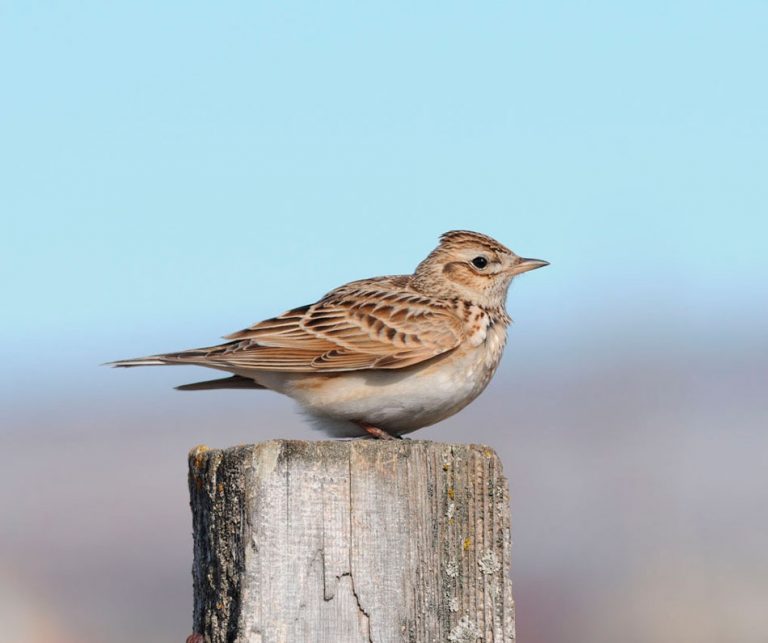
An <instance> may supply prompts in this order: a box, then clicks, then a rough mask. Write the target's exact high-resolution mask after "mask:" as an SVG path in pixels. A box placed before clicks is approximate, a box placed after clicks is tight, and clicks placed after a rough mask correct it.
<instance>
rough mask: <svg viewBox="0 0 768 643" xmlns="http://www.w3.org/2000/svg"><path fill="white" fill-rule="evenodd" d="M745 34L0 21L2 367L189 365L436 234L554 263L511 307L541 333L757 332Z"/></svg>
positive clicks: (88, 13)
mask: <svg viewBox="0 0 768 643" xmlns="http://www.w3.org/2000/svg"><path fill="white" fill-rule="evenodd" d="M766 33H768V5H766V4H765V3H764V2H732V3H726V2H704V3H702V2H664V3H661V2H657V3H654V2H651V3H642V4H638V5H630V4H628V3H612V2H537V3H533V2H529V3H502V2H489V3H482V4H478V3H472V4H470V3H457V2H448V3H444V2H442V3H419V4H418V6H414V5H413V3H386V5H384V4H379V5H374V4H367V5H365V6H360V5H358V4H355V3H334V2H331V3H261V2H240V3H238V2H230V3H223V4H218V5H212V4H210V3H203V2H184V3H180V2H166V3H154V2H153V3H150V2H131V3H128V2H124V3H101V2H76V3H66V4H63V5H62V4H58V3H48V2H11V3H4V4H3V8H2V13H1V14H0V66H1V67H2V77H3V83H2V85H1V86H0V113H1V114H2V118H1V119H0V137H1V139H0V140H1V141H2V144H1V145H0V148H1V151H0V181H1V182H2V189H1V190H0V212H1V213H2V214H1V215H0V216H2V222H3V223H2V231H3V233H2V235H0V262H1V263H0V266H1V269H2V275H3V277H2V279H3V292H4V295H5V297H4V298H5V302H6V305H4V306H3V315H2V321H0V334H1V335H2V337H0V339H2V341H3V343H4V344H5V345H6V346H10V349H9V357H8V359H9V360H10V366H11V367H12V369H8V371H7V372H8V373H10V371H11V370H13V372H14V373H15V375H14V377H13V378H12V379H15V378H16V377H20V375H19V373H20V372H21V374H22V375H23V374H24V373H27V372H28V373H29V374H30V375H32V374H34V373H35V372H39V369H40V364H41V360H47V363H48V367H49V368H52V369H60V370H61V371H62V372H63V371H65V370H66V371H69V372H76V373H86V372H87V373H90V372H91V371H90V369H91V366H92V364H93V363H97V362H100V361H105V360H107V359H111V358H117V357H125V356H126V355H133V354H135V353H139V354H142V353H147V352H155V351H158V350H163V349H169V350H170V349H175V348H180V347H186V346H192V345H198V344H206V343H209V342H211V341H213V340H215V338H216V337H217V336H218V335H219V334H223V333H225V332H228V331H231V330H233V329H236V328H239V327H242V326H243V325H245V324H247V323H250V322H252V321H256V320H257V319H259V318H262V317H264V316H268V315H271V314H274V313H277V312H280V311H282V310H284V309H286V308H288V307H290V306H294V305H298V304H301V303H306V302H309V301H311V300H313V299H315V298H316V297H318V296H319V295H321V294H322V293H323V292H325V291H327V290H329V289H330V288H332V287H334V286H336V285H339V284H340V283H343V282H345V281H348V280H351V279H354V278H360V277H365V276H371V275H376V274H385V273H399V272H408V271H410V270H411V269H412V268H413V267H414V266H415V264H416V263H417V262H418V261H419V260H420V259H421V258H422V257H423V256H424V255H425V254H426V253H427V252H428V251H429V250H430V249H431V248H432V247H433V246H434V244H435V241H436V238H437V236H438V235H439V234H440V233H441V232H443V231H445V230H448V229H452V228H471V229H476V230H480V231H483V232H487V233H489V234H491V235H493V236H495V237H497V238H498V239H499V240H501V241H503V242H504V243H506V244H507V245H509V246H511V247H512V248H513V249H515V250H516V251H518V252H520V253H521V254H524V255H531V256H540V257H542V258H545V259H548V260H550V261H551V262H552V266H551V267H550V268H548V269H547V270H546V271H541V272H537V273H534V274H532V275H530V276H526V277H525V278H523V279H521V280H520V282H519V283H518V284H516V286H515V288H514V289H513V293H512V299H511V300H510V310H511V312H512V314H513V316H514V317H515V318H516V319H518V321H519V322H520V323H522V322H524V321H527V323H529V324H531V325H533V326H535V327H536V328H537V329H541V333H540V334H541V336H542V337H546V336H550V337H551V336H553V335H557V334H563V333H572V332H574V331H573V327H574V326H577V327H579V328H581V327H583V328H584V329H585V330H584V332H585V333H586V332H587V331H589V329H590V328H591V329H593V330H595V329H596V330H600V329H602V328H603V326H609V327H610V326H611V325H612V324H614V323H615V322H616V320H624V321H623V322H622V323H625V324H630V325H631V323H632V320H636V319H638V317H641V318H642V319H643V324H646V325H648V327H649V328H650V330H649V331H648V332H649V333H653V332H657V333H662V334H666V333H670V334H671V335H674V334H675V333H677V334H682V336H685V335H686V334H687V332H688V329H689V327H690V326H691V325H693V326H696V325H697V324H701V323H705V324H708V323H710V322H713V321H714V320H722V323H726V324H732V325H733V324H735V325H736V326H738V327H741V326H745V325H746V326H749V327H750V328H753V327H754V328H760V327H761V324H762V323H763V322H764V320H765V314H766V310H767V307H768V305H767V304H766V303H765V302H766V300H768V297H766V295H767V294H768V292H766V291H767V287H766V283H768V261H766V258H765V249H764V246H765V239H766V236H767V235H768V217H767V215H766V205H767V204H768V181H766V176H768V162H767V161H768V85H767V84H766V83H765V61H766V53H767V52H766V45H765V34H766ZM646 318H647V319H646ZM702 320H705V321H704V322H702ZM654 328H655V330H654ZM673 330H674V332H672V331H673ZM712 330H713V332H714V331H715V330H716V328H714V327H713V328H712ZM617 332H620V331H617ZM30 351H31V353H32V354H30ZM9 377H10V375H9ZM94 377H95V375H94Z"/></svg>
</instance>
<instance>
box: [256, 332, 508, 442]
mask: <svg viewBox="0 0 768 643" xmlns="http://www.w3.org/2000/svg"><path fill="white" fill-rule="evenodd" d="M500 339H501V344H502V346H503V338H500ZM502 346H499V345H498V344H495V343H494V342H493V341H491V342H487V343H485V344H483V345H482V346H480V347H472V348H470V349H468V350H466V351H463V352H461V353H452V354H450V355H447V356H445V357H444V358H442V359H436V360H433V361H431V362H429V363H426V364H424V365H418V366H414V367H410V368H406V369H399V370H377V371H351V372H346V373H338V374H330V375H314V374H310V375H307V374H299V373H277V372H260V373H253V372H251V373H248V376H250V377H253V378H254V379H256V380H257V381H258V382H259V383H260V384H262V385H264V386H267V387H268V388H271V389H273V390H276V391H279V392H280V393H284V394H286V395H288V396H289V397H292V398H293V399H295V400H296V401H297V402H298V403H299V404H300V405H301V406H302V408H303V409H304V410H305V411H306V412H307V413H308V414H309V415H310V416H311V417H312V418H314V419H319V420H321V422H320V428H321V429H324V430H326V431H327V432H329V433H331V434H333V435H359V434H360V429H359V428H358V427H357V426H355V425H352V424H350V422H355V421H364V422H367V423H369V424H372V425H374V426H377V427H379V428H382V429H384V430H386V431H388V432H391V433H407V432H409V431H414V430H416V429H420V428H422V427H425V426H429V425H431V424H434V423H435V422H439V421H440V420H443V419H445V418H447V417H449V416H451V415H453V414H454V413H457V412H458V411H460V410H461V409H462V408H464V407H465V406H466V405H467V404H469V403H470V402H471V401H472V400H474V399H475V398H476V397H477V396H478V395H479V394H480V393H481V392H482V391H483V390H484V389H485V387H486V386H487V384H488V382H489V381H490V379H491V376H492V375H493V372H494V371H495V369H496V366H497V365H498V361H499V358H500V356H501V347H502ZM243 374H244V375H245V373H243ZM328 421H330V422H328Z"/></svg>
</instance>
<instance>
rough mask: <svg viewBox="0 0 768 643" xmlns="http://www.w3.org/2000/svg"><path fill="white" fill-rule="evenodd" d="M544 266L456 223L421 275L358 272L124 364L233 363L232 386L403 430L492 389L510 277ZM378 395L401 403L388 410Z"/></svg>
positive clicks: (350, 421)
mask: <svg viewBox="0 0 768 643" xmlns="http://www.w3.org/2000/svg"><path fill="white" fill-rule="evenodd" d="M544 265H547V262H544V261H539V260H534V259H523V258H521V257H518V256H517V255H515V254H514V253H513V252H511V251H510V250H509V249H508V248H506V247H505V246H503V245H501V244H500V243H499V242H497V241H495V240H494V239H492V238H491V237H488V236H486V235H483V234H480V233H477V232H469V231H466V230H458V231H452V232H448V233H445V234H444V235H442V237H441V238H440V244H439V245H438V247H437V248H435V250H433V251H432V252H431V253H430V254H429V256H428V257H427V258H426V259H425V260H424V261H422V262H421V263H420V264H419V266H418V267H417V268H416V271H415V272H414V274H413V275H400V276H388V277H376V278H373V279H362V280H359V281H353V282H351V283H348V284H346V285H344V286H341V287H339V288H337V289H335V290H332V291H331V292H329V293H328V294H327V295H325V296H324V297H323V298H322V299H320V300H319V301H318V302H316V303H314V304H311V305H309V306H302V307H300V308H294V309H292V310H289V311H287V312H285V313H283V314H282V315H279V316H277V317H273V318H271V319H267V320H265V321H262V322H260V323H257V324H255V325H253V326H250V327H249V328H246V329H244V330H241V331H238V332H236V333H232V334H231V335H228V336H226V337H225V339H229V340H231V341H229V342H226V343H224V344H219V345H216V346H211V347H207V348H198V349H193V350H187V351H181V352H178V353H165V354H161V355H153V356H150V357H146V358H139V359H132V360H122V361H118V362H114V365H115V366H143V365H154V364H194V365H199V366H206V367H209V368H215V369H218V370H224V371H229V372H230V373H235V374H236V376H238V377H239V379H233V378H226V379H225V380H223V381H222V386H221V387H222V388H223V387H226V388H231V387H238V388H242V387H244V385H247V384H248V382H253V386H254V387H255V388H270V389H273V390H276V391H278V392H282V393H285V394H287V395H289V396H291V397H294V398H295V399H297V400H298V401H299V402H300V404H302V406H304V407H305V409H306V410H307V411H309V413H310V414H312V415H316V416H319V417H323V418H326V419H329V420H332V421H335V422H337V423H342V427H344V426H347V428H346V429H344V428H342V429H339V428H336V429H331V431H332V432H333V433H335V434H351V435H354V434H355V433H356V432H358V433H359V432H360V431H359V429H358V430H357V431H354V430H349V428H348V427H349V426H352V427H360V426H364V428H365V430H366V431H368V432H369V433H374V431H371V430H370V429H371V428H375V427H377V428H378V429H382V430H383V431H384V432H386V433H393V434H397V435H399V434H401V433H405V432H408V431H412V430H414V429H416V428H420V427H421V426H427V425H428V424H432V423H434V422H436V421H439V420H440V419H443V418H444V417H447V416H448V415H451V414H453V413H455V412H456V411H457V410H459V409H460V408H463V406H465V405H466V404H467V403H469V402H470V401H471V400H472V399H474V398H475V397H476V396H477V395H478V394H479V393H480V392H481V391H482V390H483V389H484V388H485V386H486V384H487V383H488V381H489V380H490V378H491V376H492V375H493V372H494V371H495V369H496V366H497V365H498V362H499V359H500V357H501V353H502V350H503V347H504V342H505V338H506V327H507V325H508V324H509V322H510V318H509V316H508V315H507V312H506V310H505V305H504V304H505V299H506V293H507V289H508V287H509V283H510V282H511V280H512V278H513V277H514V276H515V275H517V274H520V273H522V272H526V271H528V270H532V269H534V268H538V267H541V266H544ZM462 369H463V371H462ZM454 371H455V372H454ZM387 373H388V374H389V375H387ZM446 375H448V377H447V378H446ZM433 377H437V379H436V380H435V382H436V383H437V384H440V385H442V386H444V387H445V388H446V390H444V391H442V389H440V388H439V387H438V392H439V394H438V395H437V396H435V395H434V394H432V391H431V390H426V391H425V390H422V387H421V385H420V384H421V380H423V381H424V383H426V384H427V385H428V380H429V379H430V378H433ZM467 378H469V381H468V382H467V381H466V380H467ZM462 379H463V380H464V382H463V385H458V386H453V384H452V382H453V381H454V380H456V381H457V382H459V384H461V380H462ZM417 383H418V385H417ZM452 386H453V388H454V391H453V392H452V391H451V390H450V389H451V387H452ZM181 388H185V389H189V390H191V389H195V388H217V386H216V383H215V382H205V383H202V384H199V385H188V386H186V387H181ZM411 392H412V394H411ZM410 398H412V399H410ZM420 398H421V402H423V404H420ZM397 400H401V402H397ZM377 401H381V402H382V404H384V405H387V404H389V405H390V407H391V406H393V405H394V408H389V407H387V408H389V411H388V412H387V411H384V412H381V408H379V409H377ZM380 406H381V405H379V407H380Z"/></svg>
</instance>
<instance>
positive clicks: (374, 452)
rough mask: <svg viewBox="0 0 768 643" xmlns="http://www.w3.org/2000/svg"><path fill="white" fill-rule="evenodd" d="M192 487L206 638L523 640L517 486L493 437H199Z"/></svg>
mask: <svg viewBox="0 0 768 643" xmlns="http://www.w3.org/2000/svg"><path fill="white" fill-rule="evenodd" d="M189 487H190V494H191V506H192V515H193V526H194V567H193V577H194V589H195V611H194V627H195V631H197V632H200V633H202V634H203V635H204V638H205V640H206V641H209V642H210V643H224V642H236V643H246V642H247V643H257V642H258V643H395V642H401V641H402V642H409V643H431V642H435V643H437V642H441V643H442V642H447V643H474V642H475V641H481V642H482V643H491V642H498V643H500V642H508V641H514V610H513V603H512V591H511V583H510V580H509V576H508V572H509V549H510V533H509V532H510V517H509V499H508V488H507V482H506V480H505V478H504V476H503V474H502V470H501V463H500V462H499V459H498V457H497V456H496V454H495V453H494V452H493V451H492V450H491V449H489V448H487V447H484V446H478V445H455V444H454V445H451V444H439V443H433V442H419V441H410V440H408V441H406V440H403V441H373V440H366V441H333V442H295V441H282V440H275V441H270V442H263V443H260V444H256V445H250V446H240V447H234V448H231V449H227V450H223V451H218V450H208V449H206V448H205V447H197V448H196V449H194V450H193V451H192V452H191V453H190V456H189Z"/></svg>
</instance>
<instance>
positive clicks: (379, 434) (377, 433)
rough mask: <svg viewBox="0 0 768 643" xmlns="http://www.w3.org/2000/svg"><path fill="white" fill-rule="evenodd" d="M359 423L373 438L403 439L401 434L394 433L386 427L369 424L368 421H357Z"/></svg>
mask: <svg viewBox="0 0 768 643" xmlns="http://www.w3.org/2000/svg"><path fill="white" fill-rule="evenodd" d="M357 425H358V426H359V427H360V428H361V429H363V431H365V432H366V433H367V434H368V435H370V436H371V437H372V438H376V439H377V440H402V438H401V437H400V436H399V435H392V434H391V433H389V432H388V431H385V430H384V429H380V428H379V427H377V426H373V424H368V423H367V422H357Z"/></svg>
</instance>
